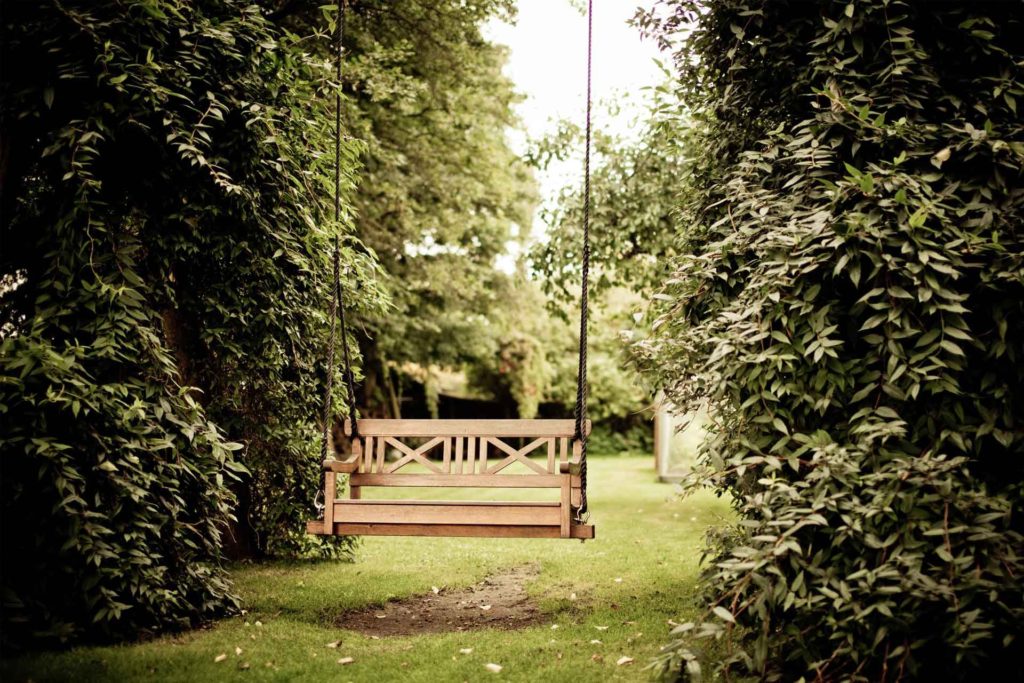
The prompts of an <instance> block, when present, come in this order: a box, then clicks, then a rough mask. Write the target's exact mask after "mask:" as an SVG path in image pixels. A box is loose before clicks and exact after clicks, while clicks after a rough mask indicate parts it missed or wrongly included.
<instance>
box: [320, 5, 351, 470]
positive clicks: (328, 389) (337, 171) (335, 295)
mask: <svg viewBox="0 0 1024 683" xmlns="http://www.w3.org/2000/svg"><path fill="white" fill-rule="evenodd" d="M344 36H345V3H344V2H341V3H339V5H338V25H337V29H336V31H335V37H336V41H337V44H336V52H335V74H334V75H335V79H336V80H337V84H336V86H335V92H334V227H335V232H334V256H333V267H334V280H333V286H332V287H331V307H330V318H331V331H330V336H329V337H328V339H327V380H326V382H325V383H324V400H323V416H322V418H323V423H322V424H323V433H322V434H321V440H320V459H321V460H326V459H327V446H328V442H329V433H330V427H331V394H332V392H333V389H334V345H335V337H336V332H337V327H338V324H337V323H338V322H339V321H340V323H341V325H340V326H341V348H342V357H343V360H344V363H345V368H344V373H343V376H344V379H345V391H346V393H347V394H348V396H347V398H348V414H349V421H350V422H351V423H352V437H353V438H358V434H359V432H358V428H357V427H356V382H355V375H353V374H352V358H351V356H350V355H349V350H348V329H347V326H346V324H345V293H344V290H343V289H342V286H341V60H342V57H343V56H344V48H343V47H342V39H343V38H344Z"/></svg>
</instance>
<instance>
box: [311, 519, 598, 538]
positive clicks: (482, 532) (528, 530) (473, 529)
mask: <svg viewBox="0 0 1024 683" xmlns="http://www.w3.org/2000/svg"><path fill="white" fill-rule="evenodd" d="M306 530H307V532H308V533H311V534H323V533H324V523H323V522H321V521H315V522H309V523H308V524H307V526H306ZM332 533H333V534H334V535H336V536H435V537H436V536H451V537H483V538H561V529H560V527H559V526H557V525H556V526H546V525H533V526H504V525H501V524H350V523H346V522H336V523H335V524H334V526H333V531H332ZM569 533H570V538H577V539H581V540H582V539H590V538H594V527H593V526H591V525H589V524H573V525H572V526H570V527H569Z"/></svg>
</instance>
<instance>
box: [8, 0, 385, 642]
mask: <svg viewBox="0 0 1024 683" xmlns="http://www.w3.org/2000/svg"><path fill="white" fill-rule="evenodd" d="M3 21H4V40H3V55H2V57H3V59H2V61H3V64H4V65H5V67H4V68H5V74H4V80H3V86H2V87H3V93H2V95H3V97H2V102H3V105H2V109H0V117H2V150H3V151H2V155H0V159H2V163H0V167H2V174H0V177H2V183H3V187H2V203H3V206H2V208H3V223H2V230H3V233H2V240H3V250H2V257H0V268H2V271H0V278H2V283H3V284H2V290H0V315H2V322H0V324H2V330H3V341H2V354H0V414H2V415H3V421H4V427H3V430H2V432H0V449H2V458H0V467H2V483H0V487H2V496H3V506H4V508H3V515H2V530H3V546H4V553H3V572H2V575H3V604H4V614H3V619H4V628H3V633H4V637H5V638H6V639H7V640H8V643H10V642H11V641H14V640H26V639H29V638H33V637H59V638H61V639H73V638H78V637H82V636H83V635H85V634H86V633H87V634H88V636H89V637H90V638H94V639H95V638H105V637H110V636H113V635H116V634H125V633H128V634H133V635H134V634H138V633H139V632H140V631H145V630H150V629H159V628H166V627H170V626H183V625H186V624H188V623H191V622H194V621H196V620H198V619H203V618H208V617H210V616H213V615H214V614H217V613H220V612H223V611H224V610H225V609H226V608H229V607H231V606H232V604H233V598H232V597H231V595H230V593H229V587H228V585H227V582H226V579H225V574H224V571H223V569H222V567H221V562H220V557H221V544H222V542H223V540H224V539H223V537H222V530H223V529H224V527H225V524H226V523H227V521H228V520H229V518H230V516H231V514H232V512H233V511H234V510H236V501H235V499H234V497H233V496H232V494H231V492H230V491H229V487H232V486H233V487H234V488H236V489H237V490H239V491H240V493H241V496H242V506H241V507H240V508H237V509H238V510H239V515H240V517H241V519H240V521H242V522H243V524H242V529H243V530H244V529H245V528H246V527H247V528H248V529H250V530H251V533H241V534H238V535H236V537H235V542H236V543H240V544H243V545H246V546H248V547H249V549H250V550H251V551H255V552H279V551H285V550H288V551H295V550H300V549H303V548H307V547H308V544H309V543H310V541H307V540H305V539H303V537H302V520H304V519H305V518H307V517H308V516H309V515H310V514H313V509H312V500H313V495H314V492H315V488H316V484H317V482H318V481H319V470H318V467H317V462H316V461H317V453H316V451H317V429H316V425H315V422H314V416H315V415H316V414H317V405H318V403H319V399H320V386H321V379H322V371H321V370H320V368H322V364H323V363H322V356H323V354H322V348H323V344H324V336H325V334H324V333H325V331H326V329H327V324H326V320H325V316H324V313H323V311H325V310H326V303H325V302H326V301H327V300H328V297H327V293H328V291H329V290H328V288H327V286H326V285H327V281H326V278H325V276H326V275H327V273H328V271H329V268H328V258H329V253H330V244H331V243H332V241H333V234H334V233H335V231H337V230H342V229H344V226H338V225H334V224H332V223H331V222H330V221H328V220H326V217H325V213H324V211H323V204H324V201H323V200H324V199H325V198H328V197H330V192H329V188H330V187H331V185H330V183H329V182H327V181H328V179H329V175H328V173H327V170H328V168H329V167H330V161H331V159H330V157H329V156H328V157H324V156H323V155H321V154H320V151H321V150H329V149H330V148H331V145H330V143H329V140H330V138H329V132H330V129H329V127H328V126H329V124H330V121H331V118H332V117H330V116H329V115H328V111H327V110H325V108H324V104H325V103H328V102H330V99H331V98H330V97H329V96H326V95H325V94H324V93H321V92H318V91H317V89H318V88H319V84H321V83H325V82H326V81H325V77H326V76H327V74H328V73H329V72H328V71H326V70H325V68H324V66H325V65H324V64H322V63H320V62H313V61H311V59H310V58H309V56H308V55H307V54H305V53H304V52H303V51H302V44H301V43H300V41H299V40H298V38H297V37H296V36H293V35H290V34H288V33H286V32H283V31H281V30H279V29H278V28H275V27H274V26H273V25H271V24H270V23H268V21H267V20H266V19H265V18H264V16H263V14H262V13H261V11H260V10H259V9H258V8H255V7H253V6H252V5H248V4H245V3H240V2H236V1H235V0H204V1H202V2H174V1H170V2H168V1H161V2H156V1H155V0H133V1H122V2H106V3H95V2H63V3H59V4H50V3H44V4H39V3H35V2H9V3H6V4H5V6H4V20H3ZM343 152H344V154H345V159H344V160H343V169H344V173H345V178H346V184H347V186H348V187H351V184H352V175H351V174H352V170H353V168H354V166H355V155H356V152H357V149H356V147H355V145H353V144H346V145H344V146H343ZM361 253H365V252H360V251H358V250H355V249H346V251H345V253H344V255H343V256H344V259H345V265H346V267H347V268H349V269H351V270H352V271H354V272H356V273H358V274H359V281H360V282H361V283H362V284H363V286H362V288H360V289H359V290H354V289H353V290H352V291H350V292H349V300H350V301H351V302H352V303H353V305H354V306H355V307H356V308H360V309H362V310H364V311H366V310H369V309H372V308H374V307H376V306H377V305H378V302H379V298H378V297H377V294H376V292H375V289H374V287H373V284H372V283H373V276H372V272H371V271H372V261H371V260H370V258H369V257H367V256H360V254H361ZM336 386H339V387H340V386H342V383H341V382H337V383H336ZM338 403H339V407H340V404H341V401H338ZM242 444H244V446H243V445H242ZM239 449H242V450H239ZM233 452H234V453H233ZM240 463H244V464H245V465H246V466H247V467H248V473H246V472H245V470H244V469H243V468H242V466H241V464H240ZM239 477H242V479H241V480H239ZM233 482H239V483H238V484H235V485H233ZM335 547H344V545H343V544H342V545H341V546H338V545H337V544H336V545H335Z"/></svg>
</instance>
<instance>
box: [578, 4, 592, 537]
mask: <svg viewBox="0 0 1024 683" xmlns="http://www.w3.org/2000/svg"><path fill="white" fill-rule="evenodd" d="M593 43H594V2H593V0H588V1H587V119H586V143H585V145H584V152H583V267H582V277H581V288H580V352H579V369H578V371H577V374H576V438H577V439H578V440H579V442H580V507H579V512H578V517H579V519H580V520H581V521H582V520H583V519H584V516H585V515H586V514H587V433H586V429H585V427H584V425H585V424H586V421H587V397H588V394H589V389H590V387H589V385H588V382H587V321H588V313H589V302H588V296H587V295H588V290H589V288H590V128H591V123H590V118H591V116H590V110H591V66H592V63H593V57H592V53H593Z"/></svg>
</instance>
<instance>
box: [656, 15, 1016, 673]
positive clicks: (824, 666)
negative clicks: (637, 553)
mask: <svg viewBox="0 0 1024 683" xmlns="http://www.w3.org/2000/svg"><path fill="white" fill-rule="evenodd" d="M662 9H666V10H668V11H667V12H662V11H661V10H659V11H657V12H655V13H653V14H652V15H649V16H648V17H647V19H646V20H645V23H646V26H647V28H648V29H649V30H651V31H653V32H655V33H657V34H658V35H659V36H660V37H661V38H662V39H663V40H665V41H666V44H667V45H672V46H674V47H675V48H677V50H678V51H677V67H678V68H679V70H680V72H681V74H682V79H681V88H682V96H683V97H684V99H685V101H686V102H687V103H688V104H689V105H691V106H692V107H693V109H694V110H695V111H698V112H700V113H701V114H702V119H701V129H700V131H699V132H700V137H701V140H700V147H701V149H703V150H704V151H705V154H706V157H704V159H703V161H702V162H701V163H700V164H699V165H698V166H697V167H696V168H695V169H694V171H693V176H692V181H691V183H690V184H689V186H688V187H687V188H686V189H687V191H688V193H689V194H688V195H687V196H689V197H690V198H691V201H689V202H688V203H687V204H686V205H685V206H684V207H683V208H684V211H683V220H684V226H685V227H684V228H683V230H684V232H685V238H686V241H687V244H686V247H687V250H688V251H689V252H691V253H690V255H688V256H684V257H681V258H680V259H678V260H677V262H676V264H675V266H676V272H675V273H674V275H673V276H672V278H671V279H670V280H669V282H668V283H667V286H666V289H665V293H666V294H667V295H668V297H669V299H670V301H669V302H668V303H665V304H664V307H663V309H662V312H663V315H662V317H661V318H660V320H659V321H658V323H657V326H656V331H655V332H654V334H653V336H652V337H651V338H650V339H649V340H647V341H646V342H644V343H643V344H641V345H640V346H639V347H638V352H639V355H640V358H641V361H642V362H643V364H644V365H645V366H646V367H647V368H648V369H649V370H651V371H652V372H654V373H655V374H657V375H658V376H659V377H660V378H661V379H662V381H663V383H664V385H665V387H666V390H667V391H668V393H669V395H670V396H671V398H672V399H673V400H674V401H675V402H676V403H677V404H679V405H684V404H686V403H687V402H690V401H692V400H695V399H701V398H707V399H710V400H711V402H712V404H713V406H714V412H715V427H714V436H713V438H712V440H711V442H710V443H709V444H708V445H707V447H706V450H705V453H704V460H705V462H706V464H707V466H708V469H709V473H708V476H709V478H710V481H711V482H712V483H713V484H714V485H716V486H717V487H719V489H720V490H722V491H727V492H729V493H730V494H732V495H733V496H734V499H735V503H736V508H737V510H738V511H739V513H740V515H741V517H742V522H741V524H740V525H739V527H738V529H737V530H736V532H735V534H734V535H732V536H731V538H729V539H728V542H727V544H726V545H725V546H723V547H721V548H720V550H719V552H718V553H717V556H716V557H715V558H714V560H713V562H712V564H711V565H710V566H709V567H708V570H707V581H708V591H709V595H710V598H711V605H712V608H713V609H712V611H711V613H709V619H708V620H706V621H705V622H704V623H702V624H700V625H699V626H697V627H694V626H693V625H692V624H691V625H685V626H684V627H682V628H681V629H679V631H681V632H684V636H683V637H684V638H685V637H687V636H689V635H692V633H693V632H694V631H696V632H697V633H698V634H703V635H705V636H714V637H724V638H726V639H727V640H728V642H729V643H730V644H731V645H732V646H734V647H731V648H729V652H730V653H731V656H730V657H727V658H726V660H725V666H727V667H731V666H734V665H738V666H742V667H743V668H744V669H745V670H746V671H748V672H750V673H754V674H756V675H758V676H762V677H766V678H773V677H777V676H780V677H783V678H785V679H787V680H792V679H795V678H797V677H799V676H807V677H809V678H815V679H819V680H844V679H855V680H893V679H918V680H949V679H951V678H962V679H965V680H967V679H972V678H974V677H976V676H977V675H979V672H983V671H997V670H999V669H998V667H1005V668H1004V669H1003V671H1004V672H1006V673H1009V672H1011V671H1012V672H1016V675H1017V676H1019V675H1021V663H1020V658H1019V656H1016V655H1015V654H1014V653H1015V652H1017V651H1019V647H1020V643H1021V637H1022V632H1021V629H1022V624H1024V605H1022V596H1024V583H1022V577H1024V557H1022V549H1024V536H1022V535H1021V532H1022V529H1024V522H1022V513H1024V510H1022V502H1024V497H1022V496H1024V424H1022V422H1021V420H1022V418H1021V416H1022V414H1024V122H1022V118H1021V116H1020V113H1019V112H1018V102H1019V101H1020V98H1021V96H1022V95H1024V79H1022V74H1021V68H1022V60H1024V53H1022V52H1021V47H1022V45H1024V44H1022V43H1021V42H1020V40H1019V37H1020V35H1022V32H1024V25H1022V17H1021V12H1020V8H1019V6H1018V5H1016V4H1014V3H984V2H977V3H970V4H968V5H959V4H954V3H928V4H927V5H926V4H924V3H901V2H887V1H885V0H857V1H855V2H849V3H847V2H832V3H827V4H825V3H804V2H776V1H773V2H741V1H740V0H717V1H715V2H711V3H706V4H705V3H697V2H689V1H688V0H673V1H671V2H667V3H665V4H664V5H663V7H662ZM680 35H682V36H683V39H682V40H679V36H680ZM694 57H696V59H695V58H694ZM712 614H713V615H712ZM683 648H684V642H683V641H680V642H678V643H676V644H675V647H674V648H673V649H671V650H670V653H669V655H667V658H666V661H665V662H663V663H664V664H666V665H668V666H669V667H670V668H671V669H672V670H676V671H678V670H679V668H680V667H682V666H683V665H684V661H686V660H688V659H689V658H691V655H690V654H688V653H687V652H685V650H684V649H683ZM690 666H691V669H692V668H693V665H692V663H691V664H690Z"/></svg>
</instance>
